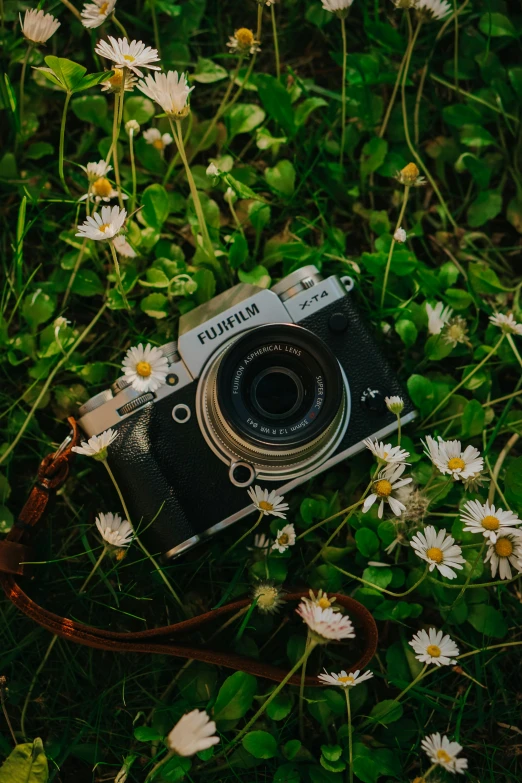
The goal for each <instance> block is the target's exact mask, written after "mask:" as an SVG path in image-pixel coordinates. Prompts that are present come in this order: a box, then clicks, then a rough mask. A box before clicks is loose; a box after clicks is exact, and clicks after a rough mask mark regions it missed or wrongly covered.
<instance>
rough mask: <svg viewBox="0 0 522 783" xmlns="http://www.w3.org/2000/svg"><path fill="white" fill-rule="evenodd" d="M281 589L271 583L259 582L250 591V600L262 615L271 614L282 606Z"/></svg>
mask: <svg viewBox="0 0 522 783" xmlns="http://www.w3.org/2000/svg"><path fill="white" fill-rule="evenodd" d="M281 594H282V593H281V588H280V587H279V586H278V585H274V584H273V583H272V582H261V583H260V584H258V585H256V586H255V587H254V589H253V591H252V598H253V599H254V601H255V602H256V606H257V608H258V609H259V611H260V612H261V613H262V614H273V613H274V612H277V611H278V610H279V609H280V608H281V606H282V605H283V604H284V599H283V598H281Z"/></svg>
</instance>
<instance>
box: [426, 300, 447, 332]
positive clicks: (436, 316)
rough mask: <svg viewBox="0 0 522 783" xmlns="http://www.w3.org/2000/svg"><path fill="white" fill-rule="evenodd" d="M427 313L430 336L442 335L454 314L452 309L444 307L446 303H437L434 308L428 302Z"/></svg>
mask: <svg viewBox="0 0 522 783" xmlns="http://www.w3.org/2000/svg"><path fill="white" fill-rule="evenodd" d="M426 312H427V314H428V332H429V333H430V334H440V333H441V331H442V327H443V326H444V324H447V323H448V321H449V319H450V318H451V316H452V314H453V310H452V308H451V307H447V306H444V302H437V303H436V305H435V307H432V306H431V305H430V303H429V302H426Z"/></svg>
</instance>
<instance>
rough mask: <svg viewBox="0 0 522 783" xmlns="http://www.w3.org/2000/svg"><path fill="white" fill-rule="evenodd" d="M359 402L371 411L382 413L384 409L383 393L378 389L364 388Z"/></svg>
mask: <svg viewBox="0 0 522 783" xmlns="http://www.w3.org/2000/svg"><path fill="white" fill-rule="evenodd" d="M361 404H362V405H363V406H364V407H365V408H366V409H367V410H369V411H371V412H372V413H384V411H385V410H386V403H385V402H384V394H383V393H382V391H381V390H380V389H371V388H370V387H368V388H367V389H365V390H364V391H363V393H362V394H361Z"/></svg>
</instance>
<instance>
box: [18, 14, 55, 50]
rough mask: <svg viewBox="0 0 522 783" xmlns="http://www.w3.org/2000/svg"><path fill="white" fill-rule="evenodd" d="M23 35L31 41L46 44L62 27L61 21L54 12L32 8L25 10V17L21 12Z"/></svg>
mask: <svg viewBox="0 0 522 783" xmlns="http://www.w3.org/2000/svg"><path fill="white" fill-rule="evenodd" d="M20 25H21V27H22V35H23V36H24V37H25V38H26V39H27V40H28V41H31V43H35V44H44V43H46V42H47V41H48V40H49V38H50V37H51V36H52V35H54V33H55V32H56V31H57V30H58V28H59V27H60V22H59V21H58V19H56V18H55V17H54V16H53V15H52V14H46V13H44V12H43V11H37V10H35V9H34V8H30V9H29V10H27V11H26V12H25V15H24V19H23V21H22V16H21V14H20Z"/></svg>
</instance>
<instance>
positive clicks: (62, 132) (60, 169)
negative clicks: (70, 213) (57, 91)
mask: <svg viewBox="0 0 522 783" xmlns="http://www.w3.org/2000/svg"><path fill="white" fill-rule="evenodd" d="M71 97H72V92H67V93H66V95H65V103H64V105H63V112H62V122H61V125H60V150H59V153H58V173H59V175H60V181H61V183H62V186H63V189H64V190H65V192H66V193H67V195H69V196H70V195H71V191H70V190H69V188H68V186H67V183H66V181H65V176H64V173H63V153H64V148H65V121H66V119H67V109H68V108H69V101H70V100H71Z"/></svg>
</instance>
